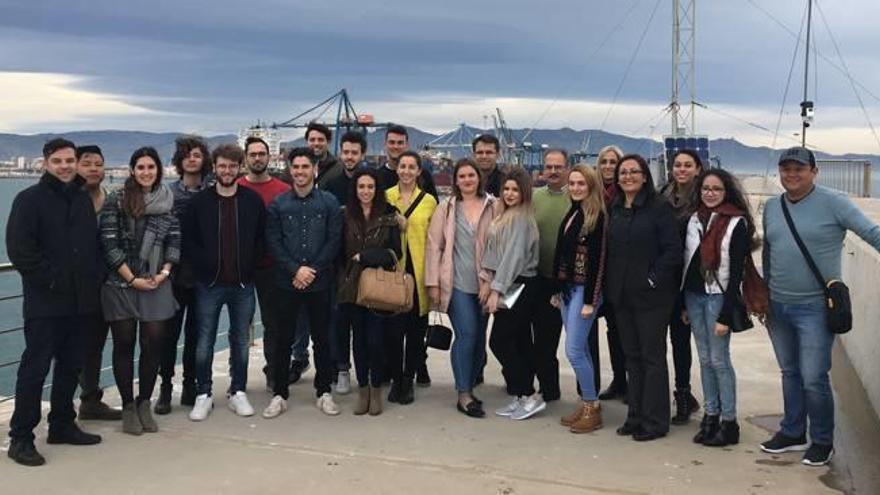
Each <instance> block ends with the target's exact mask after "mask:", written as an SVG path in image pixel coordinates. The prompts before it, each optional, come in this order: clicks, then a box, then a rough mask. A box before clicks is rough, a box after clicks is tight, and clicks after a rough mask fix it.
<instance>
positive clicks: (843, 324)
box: [779, 195, 852, 333]
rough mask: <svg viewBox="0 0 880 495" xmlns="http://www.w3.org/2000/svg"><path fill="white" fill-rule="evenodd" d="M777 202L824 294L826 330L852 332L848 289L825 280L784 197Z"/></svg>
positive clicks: (835, 281) (832, 281)
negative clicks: (780, 205) (802, 238)
mask: <svg viewBox="0 0 880 495" xmlns="http://www.w3.org/2000/svg"><path fill="white" fill-rule="evenodd" d="M779 200H780V202H781V203H782V213H783V214H784V215H785V223H787V224H788V228H789V230H791V235H792V236H794V241H795V242H796V243H797V245H798V248H800V250H801V254H803V255H804V258H805V259H806V260H807V264H808V265H809V266H810V271H812V272H813V276H815V277H816V282H818V283H819V286H820V287H822V290H823V291H824V293H825V317H826V321H827V323H828V329H829V330H831V332H832V333H846V332H849V331H850V330H852V301H851V300H850V297H849V287H847V286H846V284H844V283H843V282H842V281H840V280H836V279H833V280H827V281H826V280H825V277H823V276H822V272H820V271H819V267H818V266H816V262H815V261H813V257H812V256H810V252H809V251H807V246H805V245H804V241H803V240H801V236H800V235H799V234H798V231H797V229H796V228H795V227H794V221H792V219H791V214H790V213H789V212H788V206H787V205H786V204H785V195H783V196H782V197H780V198H779Z"/></svg>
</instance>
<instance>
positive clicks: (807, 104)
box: [801, 0, 815, 147]
mask: <svg viewBox="0 0 880 495" xmlns="http://www.w3.org/2000/svg"><path fill="white" fill-rule="evenodd" d="M812 20H813V0H807V45H806V50H805V51H804V60H805V62H804V101H802V102H801V146H803V147H806V146H807V127H810V124H812V123H813V102H812V101H810V100H808V99H807V98H809V96H808V95H807V89H808V88H809V74H810V31H811V29H810V28H811V27H812ZM814 70H815V69H814Z"/></svg>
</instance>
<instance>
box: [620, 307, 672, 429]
mask: <svg viewBox="0 0 880 495" xmlns="http://www.w3.org/2000/svg"><path fill="white" fill-rule="evenodd" d="M615 310H616V316H617V324H618V330H619V331H620V342H621V344H623V352H624V354H626V371H627V373H628V374H629V411H628V412H627V417H626V422H627V424H630V425H633V426H641V427H642V428H644V429H645V430H646V431H649V432H652V433H666V432H667V431H669V370H668V368H667V365H666V326H667V323H668V322H669V307H655V308H649V309H644V308H638V309H637V308H633V307H631V306H629V305H627V304H625V303H624V304H621V305H618V306H615Z"/></svg>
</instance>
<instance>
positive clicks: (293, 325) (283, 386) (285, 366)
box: [272, 289, 334, 399]
mask: <svg viewBox="0 0 880 495" xmlns="http://www.w3.org/2000/svg"><path fill="white" fill-rule="evenodd" d="M276 297H277V299H276V300H275V305H276V306H275V307H276V308H277V309H278V313H277V314H278V323H279V326H278V334H277V335H276V337H277V339H276V341H275V343H276V345H275V353H274V356H273V359H272V374H273V377H274V379H275V395H280V396H281V397H283V398H284V399H287V398H288V397H289V395H290V394H289V392H288V375H289V370H290V346H291V345H292V343H293V338H294V336H295V335H296V330H297V316H298V315H299V313H300V310H301V309H302V310H303V311H305V314H306V317H307V319H308V322H309V331H310V333H311V338H312V350H313V351H314V354H315V380H314V384H315V394H316V396H317V397H320V396H321V395H322V394H324V393H327V392H330V382H331V380H332V378H333V375H334V366H333V358H332V356H331V355H330V345H329V344H330V328H329V327H330V290H329V289H324V290H319V291H315V292H299V291H296V292H292V291H286V290H278V291H276Z"/></svg>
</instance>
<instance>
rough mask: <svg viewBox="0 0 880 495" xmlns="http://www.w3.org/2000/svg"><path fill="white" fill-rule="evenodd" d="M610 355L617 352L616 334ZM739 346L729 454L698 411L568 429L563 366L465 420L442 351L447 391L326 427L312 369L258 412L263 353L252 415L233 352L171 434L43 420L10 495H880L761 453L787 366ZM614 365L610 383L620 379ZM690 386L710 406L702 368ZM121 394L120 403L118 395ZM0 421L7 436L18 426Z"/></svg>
mask: <svg viewBox="0 0 880 495" xmlns="http://www.w3.org/2000/svg"><path fill="white" fill-rule="evenodd" d="M258 344H259V343H258ZM601 345H602V349H603V356H604V355H605V353H604V349H606V347H605V342H604V331H602V340H601ZM732 349H733V354H734V356H733V361H734V365H735V367H736V370H737V386H738V390H737V392H738V406H739V416H740V425H741V428H742V437H741V442H740V444H739V445H736V446H732V447H729V448H723V449H712V448H707V447H702V446H696V445H694V444H693V443H691V437H692V436H693V434H694V433H695V431H696V429H697V423H698V421H699V417H698V416H699V415H697V416H695V417H694V420H692V421H691V423H690V424H688V425H686V426H672V429H671V431H670V434H669V435H668V436H667V437H666V438H663V439H660V440H657V441H654V442H649V443H647V444H642V443H636V442H633V441H632V440H631V439H629V438H624V437H619V436H617V435H616V434H615V432H614V430H615V429H616V428H617V427H618V426H619V425H620V424H622V422H623V419H624V416H625V413H626V410H625V406H624V405H623V404H622V403H621V402H618V401H614V402H605V403H603V414H604V421H605V427H604V428H603V429H601V430H599V431H597V432H594V433H591V434H586V435H573V434H571V433H569V432H568V431H567V429H565V428H563V427H561V426H560V425H559V423H558V420H559V419H558V418H559V416H561V415H562V414H565V413H568V412H569V411H570V410H571V409H572V407H573V406H574V399H575V392H574V375H573V373H572V371H571V368H570V367H569V366H568V363H567V362H566V361H565V360H564V358H561V359H560V360H561V363H560V370H561V374H562V384H563V399H562V400H561V401H558V402H555V403H553V404H551V405H550V406H549V407H548V408H547V410H546V411H544V412H543V413H541V414H540V415H539V416H536V417H534V418H532V419H529V420H527V421H522V422H515V421H511V420H507V419H502V418H497V417H487V418H485V419H482V420H475V419H470V418H467V417H465V416H463V415H461V414H459V413H458V412H457V411H456V410H455V408H454V403H455V394H454V392H453V387H452V376H451V370H450V366H449V361H448V353H445V352H440V351H432V352H431V353H430V358H429V367H430V370H431V373H432V377H433V381H434V383H433V386H431V387H430V388H426V389H422V388H420V389H417V390H416V402H415V404H413V405H409V406H399V405H395V404H392V405H390V407H386V410H385V413H384V414H382V415H381V416H378V417H355V416H353V415H352V414H351V410H352V407H353V404H354V399H355V396H354V395H353V394H350V395H346V396H337V403H338V404H340V406H341V408H342V414H341V415H340V416H337V417H328V416H325V415H323V414H321V413H320V412H319V411H318V410H317V409H316V408H315V405H314V392H313V388H312V385H311V378H312V376H313V373H312V372H309V373H307V374H306V376H305V378H304V379H303V380H302V381H300V383H298V384H296V385H294V386H293V387H292V388H291V401H290V405H291V408H290V410H289V411H288V412H287V413H286V414H284V415H282V416H280V417H279V418H276V419H273V420H265V419H263V418H262V417H260V416H259V412H260V411H261V410H262V408H263V407H265V405H266V404H267V403H268V401H269V398H270V397H269V394H268V393H267V392H265V391H264V383H263V380H262V373H261V372H260V371H259V370H260V368H261V367H262V349H261V348H260V347H259V346H257V347H253V348H252V352H251V364H250V377H251V380H250V394H249V395H250V398H251V401H252V403H253V405H254V407H255V408H256V409H257V410H258V412H257V415H256V416H254V417H252V418H239V417H236V416H234V415H233V414H232V413H231V412H230V411H229V410H228V409H227V408H226V399H225V397H223V394H222V391H223V390H225V388H226V386H227V384H228V377H227V376H226V360H227V355H226V353H219V354H218V355H217V358H216V360H215V367H214V369H215V384H214V390H215V391H216V392H217V399H216V401H217V402H216V407H215V409H214V412H213V414H212V415H211V416H210V417H209V419H208V420H207V421H205V422H203V423H193V422H190V421H189V420H188V419H187V414H186V413H187V411H188V408H181V407H178V406H175V408H174V411H173V412H172V414H171V415H169V416H164V417H159V418H158V422H159V426H160V432H159V433H156V434H144V435H143V436H141V437H132V436H129V435H125V434H123V433H122V432H121V431H120V426H119V424H118V423H116V424H114V423H107V422H94V421H90V422H84V423H83V425H84V427H85V428H86V429H87V430H88V431H92V432H96V433H100V434H102V435H103V436H104V442H103V444H101V445H99V446H94V447H72V446H54V445H47V444H46V443H45V436H46V435H45V433H46V430H45V423H41V425H40V427H39V431H38V437H39V438H38V440H37V448H38V449H39V450H40V451H41V453H43V454H44V455H45V456H46V458H47V460H48V463H47V465H46V466H44V467H41V468H26V467H22V466H18V465H15V464H14V463H12V462H11V461H10V460H8V459H5V458H4V459H0V493H10V494H12V493H44V492H51V493H53V494H54V493H57V494H61V493H163V494H170V493H189V494H192V493H237V494H247V493H261V494H266V493H281V492H295V493H342V492H351V491H352V490H356V493H359V494H372V493H376V494H380V493H381V494H388V493H406V494H419V493H432V494H433V493H455V494H470V493H480V494H484V493H497V494H530V493H538V494H568V493H633V494H636V493H644V494H664V493H675V494H682V493H696V494H701V493H718V494H720V493H731V494H746V493H754V494H783V493H792V494H822V493H841V492H842V491H846V492H848V493H878V492H877V490H876V485H873V486H874V488H875V489H874V490H873V491H872V490H871V489H870V487H869V488H868V489H867V490H861V489H860V490H856V489H855V488H854V487H855V486H856V484H855V482H854V481H853V479H854V477H853V475H852V472H853V470H854V469H856V470H857V469H858V468H853V467H852V465H851V464H845V465H844V464H840V463H839V462H835V463H833V465H832V467H824V468H809V467H806V466H802V465H801V464H800V462H799V461H800V454H797V453H793V454H784V455H774V456H771V455H766V454H763V453H761V452H760V450H759V449H758V443H759V442H761V441H763V440H765V439H767V438H768V436H769V433H768V431H767V430H766V429H765V428H770V429H774V428H775V424H776V423H777V422H778V417H776V415H777V414H778V413H779V412H780V411H781V410H782V403H781V391H780V382H779V370H778V368H777V366H776V363H775V360H774V358H773V355H772V350H771V347H770V342H769V340H768V338H767V335H766V331H765V330H764V329H763V328H760V327H758V328H755V329H754V330H751V331H749V332H746V333H744V334H738V335H736V336H734V342H733V345H732ZM560 356H562V354H561V353H560ZM694 356H695V357H696V352H694ZM489 361H490V363H489V366H488V368H487V370H486V378H487V384H486V385H483V386H481V387H479V388H478V389H477V393H478V394H479V396H480V397H481V398H482V399H483V400H484V401H485V403H486V409H487V411H489V412H491V411H492V410H494V409H495V408H496V407H499V406H500V405H502V404H503V403H504V402H505V401H506V400H507V398H506V397H505V395H504V391H503V387H502V386H501V384H502V378H501V375H500V372H499V367H498V365H497V363H496V361H495V360H494V359H493V358H490V360H489ZM603 366H606V367H605V368H603V369H602V373H603V377H605V383H607V381H608V379H609V378H610V369H608V368H607V363H603ZM670 378H671V377H670ZM692 381H693V385H694V389H695V391H696V394H697V395H698V396H699V395H700V393H699V390H700V389H699V371H698V367H697V366H696V363H695V365H694V368H693V378H692ZM108 400H109V401H110V402H113V403H117V404H118V397H117V396H116V394H115V392H114V391H110V393H108ZM175 404H176V402H175ZM10 407H11V406H10V405H8V404H7V405H5V407H2V408H0V416H2V415H4V414H5V416H6V417H7V418H8V414H9V409H10ZM0 421H2V424H3V425H4V426H3V427H2V428H0V435H3V436H4V437H5V436H6V433H7V429H6V426H5V425H6V423H7V421H6V420H5V419H4V418H3V417H0ZM838 443H840V442H838ZM837 447H838V449H843V450H844V451H846V449H847V448H848V447H847V445H845V444H844V445H838V446H837ZM5 449H6V446H5V445H4V446H3V450H5ZM4 457H5V455H4ZM839 458H840V459H845V458H846V456H845V455H840V456H839ZM863 461H864V460H863ZM867 462H868V463H869V464H871V463H876V462H877V458H876V457H875V458H874V459H869V460H868V461H867ZM863 463H864V462H863ZM874 481H876V479H873V478H869V479H868V481H867V483H873V482H874Z"/></svg>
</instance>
